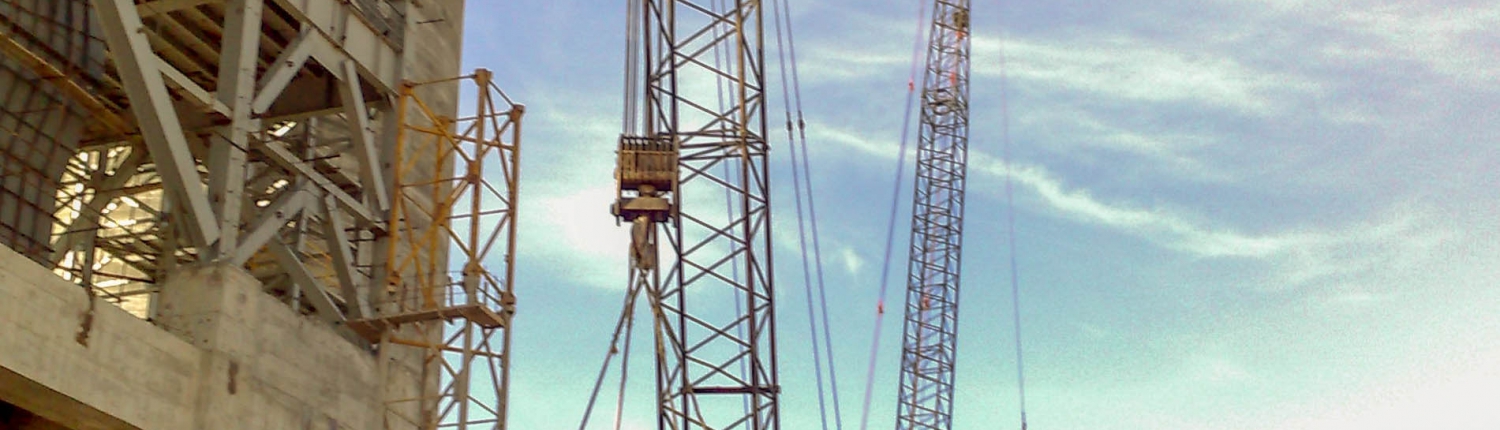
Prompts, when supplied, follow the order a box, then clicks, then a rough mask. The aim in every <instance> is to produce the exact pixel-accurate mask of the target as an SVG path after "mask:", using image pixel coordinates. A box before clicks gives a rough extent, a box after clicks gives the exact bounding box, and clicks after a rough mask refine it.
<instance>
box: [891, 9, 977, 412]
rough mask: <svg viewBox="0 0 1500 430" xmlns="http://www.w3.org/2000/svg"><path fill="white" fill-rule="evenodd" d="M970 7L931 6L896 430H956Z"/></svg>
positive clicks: (966, 152) (967, 117)
mask: <svg viewBox="0 0 1500 430" xmlns="http://www.w3.org/2000/svg"><path fill="white" fill-rule="evenodd" d="M969 43H970V38H969V2H968V0H936V1H934V2H933V9H932V27H931V29H930V30H929V32H928V45H927V55H926V58H927V60H926V67H925V68H924V72H923V77H922V93H921V97H920V99H919V103H920V104H921V112H922V113H921V120H920V121H921V123H920V131H919V133H920V135H919V137H918V139H919V141H918V143H917V168H916V177H917V178H916V184H915V185H914V196H913V198H912V224H911V242H910V261H909V263H908V266H907V270H908V271H907V281H906V282H907V283H906V286H907V289H906V324H905V327H906V328H905V332H904V334H903V336H902V340H903V344H902V347H901V379H900V384H901V386H900V389H899V393H900V394H899V399H898V401H899V403H898V405H897V408H898V410H897V417H896V428H897V429H924V430H926V429H937V430H949V429H952V428H953V384H954V366H955V364H956V362H957V358H958V353H957V345H958V293H959V262H960V257H961V251H962V249H963V223H964V184H965V173H966V166H967V163H968V158H969V153H968V144H969Z"/></svg>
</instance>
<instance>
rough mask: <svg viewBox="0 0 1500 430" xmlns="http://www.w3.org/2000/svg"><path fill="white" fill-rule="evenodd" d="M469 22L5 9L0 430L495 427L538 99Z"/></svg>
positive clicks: (302, 13)
mask: <svg viewBox="0 0 1500 430" xmlns="http://www.w3.org/2000/svg"><path fill="white" fill-rule="evenodd" d="M463 18H464V2H463V0H0V54H3V55H0V242H3V243H4V244H5V245H6V246H4V247H0V248H3V249H0V428H20V429H77V430H92V429H149V430H157V429H161V430H174V429H182V430H189V429H320V430H321V429H327V430H338V429H358V430H368V429H436V428H504V418H505V414H506V411H505V396H506V390H505V387H506V385H507V382H508V377H509V362H508V355H507V354H506V348H507V347H508V346H509V342H510V336H509V332H508V329H509V322H510V318H511V315H512V314H513V313H514V303H515V300H514V296H513V295H512V286H511V270H512V269H511V263H512V261H513V256H514V254H515V249H514V243H515V234H516V229H515V224H514V223H513V222H512V220H513V219H514V212H513V209H514V207H515V206H514V205H515V198H516V193H517V191H516V183H517V181H516V180H517V171H516V167H517V163H516V161H517V153H518V149H519V144H520V135H521V134H520V120H521V116H522V113H523V112H524V108H523V107H522V106H520V105H518V104H513V103H512V102H511V101H510V100H509V99H508V98H507V97H506V96H505V94H504V93H503V92H500V91H499V89H498V87H497V86H496V85H495V83H493V82H491V77H490V74H489V72H487V71H484V70H479V71H475V72H469V73H466V72H463V71H460V70H459V67H460V63H459V55H460V48H461V46H460V44H461V37H462V25H463ZM465 87H467V88H471V89H470V90H462V88H465ZM460 94H464V97H463V98H462V99H463V103H462V105H463V106H460ZM492 250H493V251H492Z"/></svg>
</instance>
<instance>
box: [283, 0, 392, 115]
mask: <svg viewBox="0 0 1500 430" xmlns="http://www.w3.org/2000/svg"><path fill="white" fill-rule="evenodd" d="M275 1H276V4H279V5H281V6H282V8H284V9H286V11H287V12H290V13H291V14H292V16H295V17H296V18H297V20H299V21H302V23H303V24H304V25H311V26H312V28H314V29H316V30H317V32H318V33H319V35H321V36H322V37H323V38H324V39H325V41H326V42H328V45H329V46H331V47H333V50H334V51H336V52H337V57H338V58H328V57H325V56H322V55H318V54H315V55H314V56H313V57H314V58H317V59H318V62H319V63H323V65H324V66H326V67H328V68H329V69H330V70H332V69H335V68H337V67H340V66H339V64H340V63H342V62H343V60H345V59H348V60H354V62H355V63H356V64H357V65H358V66H359V70H360V71H361V73H362V74H364V75H365V76H367V77H369V78H370V83H371V84H372V85H374V86H375V87H376V88H378V89H379V90H380V92H382V93H387V94H390V93H394V92H395V88H397V87H398V86H399V85H400V83H401V54H400V50H399V49H398V48H397V47H395V46H391V44H390V43H389V42H388V41H387V40H386V39H385V37H384V36H381V34H380V32H379V31H377V30H375V28H374V27H371V26H370V23H369V22H366V21H365V20H363V19H361V18H360V17H359V16H360V12H359V10H358V9H356V8H355V7H354V5H352V4H350V3H349V2H344V1H328V0H275Z"/></svg>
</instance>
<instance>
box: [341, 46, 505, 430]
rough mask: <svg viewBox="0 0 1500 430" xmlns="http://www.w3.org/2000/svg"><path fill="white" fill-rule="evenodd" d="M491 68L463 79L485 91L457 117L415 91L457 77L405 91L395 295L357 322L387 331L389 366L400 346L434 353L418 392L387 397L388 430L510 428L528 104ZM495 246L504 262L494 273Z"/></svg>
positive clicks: (394, 240)
mask: <svg viewBox="0 0 1500 430" xmlns="http://www.w3.org/2000/svg"><path fill="white" fill-rule="evenodd" d="M492 78H493V75H492V74H491V73H490V71H488V70H484V69H480V70H477V71H475V72H474V73H473V74H471V75H468V76H464V77H461V78H459V79H458V80H459V81H461V82H463V83H466V84H472V85H473V86H472V88H474V89H476V90H477V91H476V94H477V101H476V107H475V109H474V111H473V114H471V115H467V116H461V117H458V118H451V117H448V116H446V115H444V114H441V113H439V112H438V111H436V110H434V109H433V108H432V107H430V106H429V105H428V103H427V102H425V101H424V100H423V98H422V97H420V96H419V95H418V92H419V90H420V89H421V88H422V87H426V86H436V85H446V84H449V83H451V82H452V81H453V80H451V79H450V80H441V81H433V82H426V83H409V84H406V85H404V86H403V87H402V90H401V99H400V103H399V104H398V107H397V112H398V115H399V120H398V123H399V129H398V131H397V138H396V142H397V146H396V154H397V155H396V157H395V174H394V176H395V181H396V186H395V188H394V189H393V192H394V193H393V202H394V204H393V205H392V209H391V214H390V220H391V227H392V228H391V232H390V235H391V238H390V240H388V241H386V243H387V244H388V247H387V249H386V255H387V260H386V261H387V262H388V264H387V265H386V269H387V276H386V278H387V279H388V280H389V283H388V284H387V291H388V292H389V294H388V295H387V296H386V297H387V298H388V301H385V302H381V303H376V305H377V307H379V308H380V309H382V310H384V312H382V313H381V314H380V315H379V316H376V317H373V318H369V319H365V320H360V321H354V322H352V323H351V327H353V328H354V329H355V330H357V331H360V332H361V333H362V334H365V335H366V336H368V337H371V338H378V339H380V352H381V354H382V356H383V357H382V359H381V360H380V362H381V363H382V365H383V366H384V365H387V363H389V362H390V360H389V359H386V358H384V357H388V356H390V354H392V353H394V351H393V348H399V347H405V348H417V349H419V350H420V352H421V356H422V359H421V361H422V362H423V363H427V365H424V366H422V368H423V369H424V372H423V373H422V375H421V378H420V379H421V381H422V383H421V388H420V389H419V390H418V391H417V393H415V394H416V395H415V396H407V395H403V394H401V393H395V394H394V395H389V396H388V399H387V402H386V403H387V408H386V411H387V413H386V416H385V423H386V428H388V429H403V428H411V427H410V426H416V428H419V429H424V430H425V429H443V428H457V429H470V428H487V429H504V428H506V423H505V417H506V405H507V394H508V392H509V390H508V387H509V383H510V354H509V353H508V351H509V349H510V342H511V336H510V320H511V316H512V315H513V314H514V313H515V307H514V306H515V295H514V294H513V278H514V274H515V265H514V262H515V253H516V223H515V214H516V212H515V210H516V203H517V193H518V191H519V188H518V185H519V182H518V179H519V176H518V175H519V173H520V172H519V168H520V164H519V163H520V158H519V157H520V141H521V116H522V114H523V113H524V112H525V107H524V106H522V105H519V104H515V103H513V102H512V101H511V100H510V99H509V98H508V97H507V96H506V95H505V93H504V92H502V91H500V89H499V87H497V86H496V85H495V84H494V83H493V81H492ZM492 178H494V179H495V180H491V179H492ZM497 248H498V249H499V250H500V251H501V252H503V254H501V255H500V257H501V259H500V261H499V262H498V265H499V266H500V268H499V270H497V271H490V270H488V269H487V268H486V267H485V266H486V265H494V264H496V262H493V261H491V260H490V257H491V256H492V254H491V251H492V250H495V249H497ZM453 268H458V269H459V270H458V271H457V273H453V271H452V270H451V269H453ZM387 370H388V369H387ZM383 373H384V372H383ZM481 381H484V382H488V383H487V384H476V382H481ZM410 412H415V415H412V414H410Z"/></svg>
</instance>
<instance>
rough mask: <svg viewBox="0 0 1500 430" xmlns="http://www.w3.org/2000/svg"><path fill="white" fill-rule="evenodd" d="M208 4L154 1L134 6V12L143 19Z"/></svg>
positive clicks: (205, 0)
mask: <svg viewBox="0 0 1500 430" xmlns="http://www.w3.org/2000/svg"><path fill="white" fill-rule="evenodd" d="M208 2H209V0H155V1H148V2H145V3H141V4H138V5H135V10H136V11H137V12H139V13H140V14H141V17H142V18H145V17H148V16H155V15H161V14H164V13H168V12H173V11H179V10H183V9H187V8H190V7H197V6H198V5H200V4H204V3H208Z"/></svg>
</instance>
